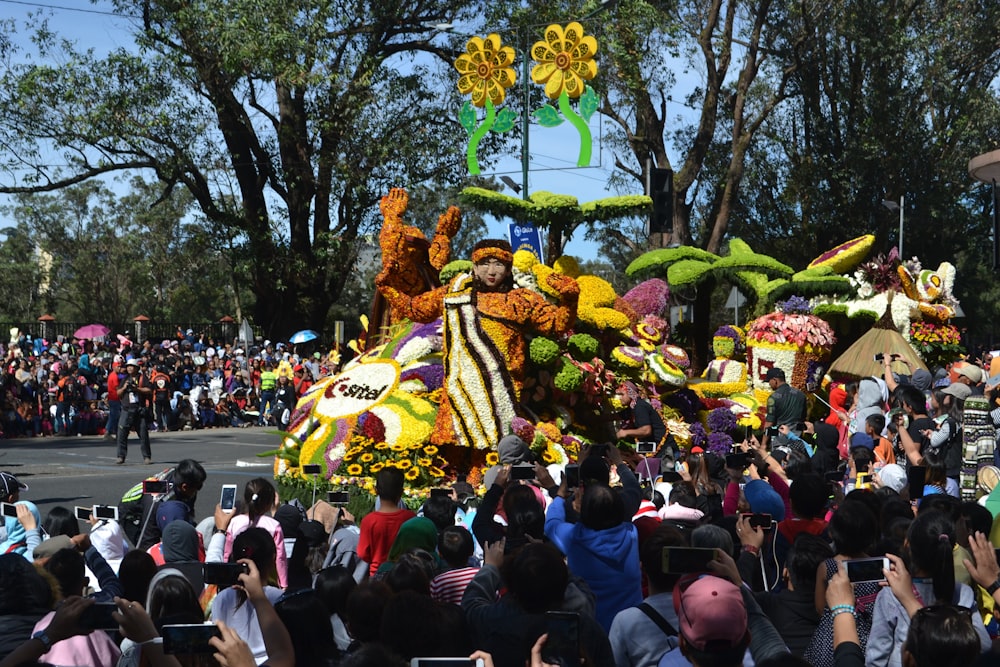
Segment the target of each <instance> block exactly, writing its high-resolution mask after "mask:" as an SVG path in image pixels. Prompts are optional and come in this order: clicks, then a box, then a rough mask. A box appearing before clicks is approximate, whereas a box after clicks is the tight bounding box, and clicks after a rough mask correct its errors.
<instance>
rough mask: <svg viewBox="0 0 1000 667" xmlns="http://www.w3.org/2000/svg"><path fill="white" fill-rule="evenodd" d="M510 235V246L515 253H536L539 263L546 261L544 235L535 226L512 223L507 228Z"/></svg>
mask: <svg viewBox="0 0 1000 667" xmlns="http://www.w3.org/2000/svg"><path fill="white" fill-rule="evenodd" d="M507 230H508V234H509V235H510V246H511V247H512V248H513V249H514V252H517V251H518V250H530V251H531V252H533V253H535V257H537V258H538V260H539V261H545V255H544V254H543V253H542V233H541V231H540V230H539V229H538V227H535V226H534V225H526V224H522V223H516V222H512V223H510V224H509V225H508V226H507Z"/></svg>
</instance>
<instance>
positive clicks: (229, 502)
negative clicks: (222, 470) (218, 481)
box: [219, 484, 236, 512]
mask: <svg viewBox="0 0 1000 667" xmlns="http://www.w3.org/2000/svg"><path fill="white" fill-rule="evenodd" d="M219 506H220V507H221V508H222V511H223V512H232V511H233V508H234V507H236V485H235V484H223V485H222V495H221V496H220V498H219Z"/></svg>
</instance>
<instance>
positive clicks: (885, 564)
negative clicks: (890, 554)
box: [844, 557, 889, 584]
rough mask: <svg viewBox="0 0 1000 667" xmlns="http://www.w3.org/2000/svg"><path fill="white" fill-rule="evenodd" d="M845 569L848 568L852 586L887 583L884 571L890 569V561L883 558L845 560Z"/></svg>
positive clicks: (848, 576)
mask: <svg viewBox="0 0 1000 667" xmlns="http://www.w3.org/2000/svg"><path fill="white" fill-rule="evenodd" d="M844 567H846V568H847V578H848V579H850V580H851V583H852V584H860V583H864V582H868V581H885V573H884V572H883V571H882V570H888V569H889V559H888V558H885V557H881V558H856V559H854V560H845V561H844Z"/></svg>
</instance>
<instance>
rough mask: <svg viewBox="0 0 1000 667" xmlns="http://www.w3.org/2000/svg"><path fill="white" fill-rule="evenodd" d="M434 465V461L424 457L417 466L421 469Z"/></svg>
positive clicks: (418, 460)
mask: <svg viewBox="0 0 1000 667" xmlns="http://www.w3.org/2000/svg"><path fill="white" fill-rule="evenodd" d="M433 463H434V461H432V460H431V459H429V458H427V457H424V456H421V457H420V458H419V459H417V465H418V466H420V467H421V468H427V467H429V466H431V465H432V464H433Z"/></svg>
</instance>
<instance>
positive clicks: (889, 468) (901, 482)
mask: <svg viewBox="0 0 1000 667" xmlns="http://www.w3.org/2000/svg"><path fill="white" fill-rule="evenodd" d="M876 474H877V475H878V478H879V479H880V480H882V486H887V487H889V488H890V489H892V490H893V491H895V492H896V493H899V492H900V491H902V490H903V487H904V486H906V471H905V470H903V468H902V467H901V466H898V465H896V464H895V463H889V464H886V465H884V466H882V469H881V470H879V471H878V472H877V473H876Z"/></svg>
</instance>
